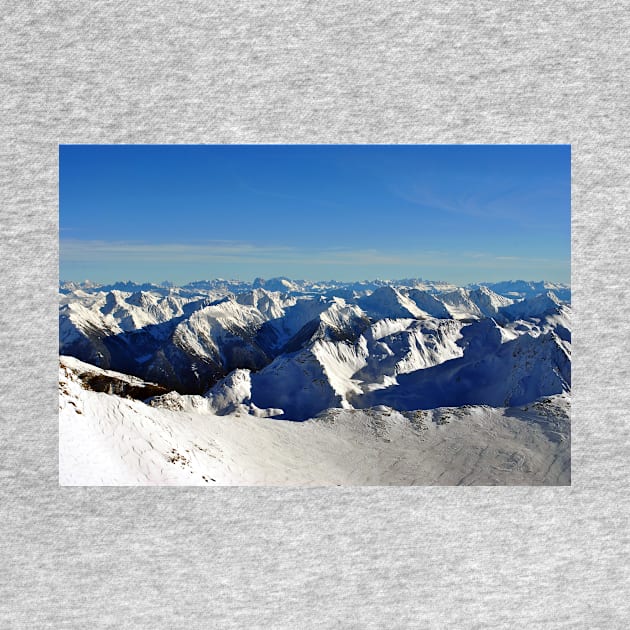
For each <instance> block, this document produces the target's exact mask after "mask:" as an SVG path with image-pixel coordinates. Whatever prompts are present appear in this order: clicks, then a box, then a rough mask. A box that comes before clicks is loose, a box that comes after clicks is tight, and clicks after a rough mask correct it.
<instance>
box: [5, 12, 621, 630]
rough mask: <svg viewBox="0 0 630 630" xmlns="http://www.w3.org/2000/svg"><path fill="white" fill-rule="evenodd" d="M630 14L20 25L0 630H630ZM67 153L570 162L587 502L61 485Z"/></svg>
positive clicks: (351, 15)
mask: <svg viewBox="0 0 630 630" xmlns="http://www.w3.org/2000/svg"><path fill="white" fill-rule="evenodd" d="M461 4H462V5H463V4H464V3H461ZM628 9H629V7H628V3H624V2H619V1H617V2H606V3H592V2H560V3H547V2H531V3H499V2H497V3H491V2H479V3H474V5H473V4H471V5H470V6H459V3H450V4H445V3H442V2H429V3H415V2H381V3H377V2H370V3H367V2H366V3H358V2H357V3H338V2H320V3H308V2H291V3H286V2H264V3H262V2H245V3H238V2H227V3H226V2H218V3H206V2H186V3H184V2H181V3H180V2H175V1H173V0H163V2H161V3H159V4H158V3H154V4H152V5H149V4H146V5H143V3H127V2H89V3H84V2H58V3H55V2H32V3H31V2H17V1H16V2H5V3H3V8H2V16H3V20H2V36H1V37H0V49H1V57H2V66H1V72H2V91H1V94H2V97H1V99H0V107H1V108H2V111H1V115H2V147H3V148H2V151H1V164H0V166H1V168H0V178H1V181H2V186H1V195H2V204H1V206H0V212H1V213H2V235H1V237H0V244H1V245H2V285H1V289H2V296H3V307H2V310H1V317H2V326H1V327H0V335H1V342H2V361H1V363H0V375H1V383H0V392H1V396H2V400H1V418H2V441H1V444H2V457H1V458H0V467H1V469H2V481H3V483H2V493H3V498H2V503H1V506H2V512H3V515H2V519H1V521H0V551H1V554H2V564H3V567H4V568H3V569H2V571H0V627H2V628H29V629H30V628H56V629H57V628H110V627H111V628H118V629H120V628H166V627H172V626H179V627H186V628H208V627H217V628H258V627H260V628H269V627H273V628H295V627H299V628H303V627H307V628H311V627H321V628H335V627H338V628H412V627H428V628H443V627H453V628H512V627H527V628H625V627H627V626H628V622H629V620H630V610H629V604H628V602H629V601H630V600H629V599H628V598H627V594H628V593H627V590H628V585H629V575H628V573H629V569H628V564H629V562H628V561H629V558H628V551H629V538H628V514H629V511H628V506H629V502H630V499H629V498H628V491H627V485H628V480H627V474H628V453H629V448H630V439H629V428H628V416H627V411H626V409H627V407H628V406H629V400H628V388H627V382H628V363H627V360H626V357H627V356H628V353H629V350H630V348H629V343H628V339H629V334H628V333H629V329H628V322H627V320H626V312H625V308H626V307H627V305H628V284H627V277H628V272H629V265H628V255H627V249H628V246H629V243H628V238H627V234H626V230H625V227H626V212H627V208H628V181H629V172H628V171H629V166H628V165H629V164H630V154H629V151H628V130H627V121H628V118H629V115H630V112H629V107H628V76H629V72H630V68H629V63H628V54H627V53H628V46H627V33H628V30H629V28H630V19H629V17H628V16H629V13H628ZM74 142H80V143H88V142H94V143H121V142H126V143H141V142H145V143H242V142H274V143H275V142H278V143H284V142H289V143H297V142H303V143H312V142H323V143H329V142H342V143H358V142H366V143H384V142H393V143H399V142H402V143H436V142H443V143H473V142H476V143H571V144H572V146H573V244H574V250H573V253H574V258H573V287H574V309H575V335H574V354H575V357H574V386H575V391H574V411H573V485H572V487H570V488H547V489H539V488H525V489H523V488H442V489H438V488H401V489H394V488H364V489H351V488H345V489H342V488H338V489H315V490H306V489H303V490H302V489H295V490H291V489H274V488H260V489H254V488H235V489H230V488H217V489H209V488H199V489H198V488H195V489H192V488H173V489H169V488H59V487H58V482H57V435H56V432H57V428H56V423H57V382H56V373H57V329H56V311H57V295H56V289H57V280H58V278H57V238H58V235H57V147H58V144H59V143H74ZM103 220H104V221H106V220H107V218H106V217H103ZM541 229H544V228H541Z"/></svg>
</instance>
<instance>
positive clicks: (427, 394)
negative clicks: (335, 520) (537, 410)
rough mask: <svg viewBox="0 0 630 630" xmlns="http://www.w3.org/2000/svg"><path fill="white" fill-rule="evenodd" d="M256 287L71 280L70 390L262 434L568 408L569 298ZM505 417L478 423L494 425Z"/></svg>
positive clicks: (67, 322)
mask: <svg viewBox="0 0 630 630" xmlns="http://www.w3.org/2000/svg"><path fill="white" fill-rule="evenodd" d="M253 284H255V285H256V286H252V285H246V283H239V282H236V283H232V284H231V283H229V282H228V281H224V280H217V281H203V282H199V283H191V284H189V285H186V286H185V287H174V286H171V285H168V284H167V283H164V284H163V285H160V286H155V285H147V286H143V287H142V288H140V289H137V287H136V286H135V285H129V284H126V283H117V284H116V285H112V286H109V287H98V286H87V285H76V284H73V285H70V284H67V283H66V284H65V285H64V286H62V287H61V290H60V312H59V350H60V354H61V355H67V357H68V358H65V359H64V362H65V363H64V364H63V370H64V378H65V379H66V381H67V382H68V383H70V382H72V383H80V384H81V388H82V389H85V390H86V391H89V392H91V393H90V395H89V396H88V398H89V399H90V400H92V394H94V395H95V394H96V393H98V394H99V395H102V396H117V397H121V396H122V397H127V398H131V399H136V401H139V400H144V401H145V402H146V403H148V404H149V406H150V407H151V408H152V409H154V410H159V409H162V410H168V411H169V412H170V413H193V414H202V415H203V414H206V415H211V416H212V417H221V416H226V417H228V416H229V417H233V416H234V415H235V414H239V415H241V416H243V417H248V418H252V419H258V420H259V421H261V422H262V419H264V418H272V419H276V420H275V421H277V419H285V420H293V421H304V420H309V424H310V422H311V421H312V419H313V418H316V417H320V416H322V414H323V415H326V414H328V415H330V414H331V413H332V412H331V410H335V409H336V410H345V411H344V414H345V415H344V414H342V415H341V416H335V417H340V418H344V419H346V420H348V421H350V420H349V419H354V420H356V419H358V418H360V419H362V420H361V422H364V421H365V422H368V419H369V418H372V417H373V416H374V414H376V415H377V416H378V417H379V418H380V420H379V422H380V421H381V420H382V417H385V416H383V414H384V413H385V412H384V411H383V410H384V409H386V410H389V411H388V412H387V414H388V415H387V416H386V417H388V418H389V417H393V418H397V420H396V422H404V420H403V419H404V418H406V417H407V416H405V414H408V415H409V414H411V415H409V417H410V418H412V417H415V416H413V414H414V413H420V411H422V410H424V411H426V412H428V411H430V410H435V409H439V408H445V407H450V408H463V409H467V408H468V407H469V406H481V407H483V408H485V406H489V407H492V408H496V409H503V410H505V409H511V408H515V407H519V406H527V405H531V404H537V402H536V401H540V400H541V399H547V398H550V399H552V400H556V399H557V400H562V401H564V402H562V405H564V406H565V407H566V405H568V400H569V398H568V396H569V393H570V387H571V332H570V331H571V323H570V321H571V306H570V301H569V300H568V299H566V298H567V297H570V292H569V293H567V292H568V291H570V290H569V289H568V287H565V286H559V285H553V286H550V283H544V282H541V283H524V284H526V285H527V287H529V288H528V289H527V290H525V289H524V288H523V286H522V284H523V283H518V282H516V283H498V286H499V287H500V288H501V291H502V293H503V294H499V293H497V292H495V291H494V290H493V289H492V288H490V285H485V284H482V285H478V286H474V287H454V286H452V285H448V284H446V283H432V282H428V281H421V280H414V279H411V280H405V281H401V282H400V283H393V282H383V281H374V282H365V283H335V282H333V281H328V282H319V283H314V282H305V281H294V280H289V279H288V278H276V279H273V280H272V281H264V280H262V279H257V280H256V281H255V282H254V283H253ZM495 286H496V285H495ZM527 287H526V288H527ZM536 287H539V288H541V289H542V290H541V291H540V292H539V293H536V292H535V289H536ZM136 289H137V290H136ZM512 289H513V290H512ZM518 289H522V290H521V294H523V295H522V296H521V295H520V294H518V293H519V291H518ZM528 291H529V293H528ZM509 295H511V297H509ZM86 366H87V367H86ZM68 387H70V386H69V385H67V386H66V387H65V389H66V390H67V391H66V392H65V393H62V397H63V396H66V397H67V396H69V395H70V394H69V393H68V392H69V391H70V390H68ZM75 389H76V388H75ZM73 391H74V390H73ZM85 396H87V394H81V395H79V396H78V397H79V398H82V397H83V398H85ZM558 397H560V398H558ZM75 398H76V396H75ZM103 400H104V399H103ZM145 402H131V403H125V404H127V405H131V407H133V408H136V407H135V406H136V405H145V406H146V404H145ZM68 404H69V403H68ZM75 404H78V403H76V402H75ZM554 404H555V403H554ZM121 405H122V403H116V405H113V406H112V405H110V404H109V403H107V404H106V405H105V407H106V408H107V409H108V410H110V411H111V409H113V408H114V407H115V408H117V409H118V408H120V406H121ZM123 406H124V405H123ZM360 410H364V415H362V416H361V415H357V414H358V412H359V411H360ZM375 410H376V411H375ZM379 410H380V411H379ZM392 410H394V411H395V414H394V411H392ZM108 413H109V411H108ZM147 413H149V412H147ZM155 413H158V412H157V411H153V412H150V413H149V415H150V414H155ZM160 413H161V412H160ZM335 413H337V412H335ZM431 413H433V412H431ZM466 413H467V412H466ZM505 413H506V412H505V411H502V412H498V411H497V412H496V413H495V412H492V413H490V412H488V413H487V414H485V412H483V414H485V415H484V418H486V417H490V416H492V418H494V420H493V422H494V421H495V420H496V421H497V422H498V421H499V418H503V417H504V415H505ZM510 413H511V412H510ZM353 414H354V415H353ZM370 414H372V415H370ZM392 414H394V415H392ZM396 414H398V415H396ZM401 414H402V415H401ZM483 414H482V415H483ZM488 414H489V415H488ZM493 414H494V415H493ZM502 414H503V415H502ZM464 415H465V414H464ZM473 415H474V414H473ZM158 416H159V417H160V418H162V416H160V415H159V413H158ZM151 417H152V418H153V416H151ZM156 417H157V416H156ZM432 417H433V416H432ZM160 421H161V420H160ZM251 421H252V422H253V420H251ZM271 421H272V420H268V421H267V422H271ZM151 422H153V420H151ZM200 422H201V421H200ZM248 422H249V421H248ZM384 422H386V424H387V422H389V420H388V421H384ZM501 422H503V420H501ZM282 424H283V425H284V424H286V423H282ZM364 428H365V427H364ZM361 430H362V431H363V429H361ZM318 435H319V434H318ZM327 435H328V434H327ZM318 439H319V438H318ZM410 439H411V438H410Z"/></svg>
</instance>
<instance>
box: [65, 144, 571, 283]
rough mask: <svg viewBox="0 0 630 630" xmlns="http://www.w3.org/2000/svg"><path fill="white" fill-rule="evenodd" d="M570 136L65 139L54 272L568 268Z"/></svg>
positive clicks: (369, 274) (393, 273)
mask: <svg viewBox="0 0 630 630" xmlns="http://www.w3.org/2000/svg"><path fill="white" fill-rule="evenodd" d="M570 162H571V155H570V147H569V146H568V145H310V146H309V145H216V146H215V145H200V146H190V145H62V146H60V148H59V169H60V181H59V234H60V278H61V279H62V280H85V279H90V280H93V281H97V282H111V281H115V280H135V281H139V282H144V281H152V282H159V281H162V280H170V281H172V282H175V283H185V282H187V281H191V280H200V279H210V278H217V277H223V278H229V279H236V278H238V279H241V280H252V279H253V278H255V277H257V276H262V277H264V278H270V277H273V276H288V277H291V278H296V279H297V278H304V279H313V280H316V279H333V278H334V279H339V280H360V279H374V278H381V279H387V278H389V279H395V278H406V277H423V278H425V279H435V280H449V281H451V282H455V283H459V284H464V283H468V282H477V281H495V280H507V279H526V280H540V279H546V280H553V281H559V282H570V255H571V253H570V248H571V234H570V221H571V209H570V206H571V196H570V185H571V173H570Z"/></svg>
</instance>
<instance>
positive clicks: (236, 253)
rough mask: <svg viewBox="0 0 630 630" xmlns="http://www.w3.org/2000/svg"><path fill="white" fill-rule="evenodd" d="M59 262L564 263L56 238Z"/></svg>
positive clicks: (478, 255) (427, 253)
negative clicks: (58, 243) (58, 240)
mask: <svg viewBox="0 0 630 630" xmlns="http://www.w3.org/2000/svg"><path fill="white" fill-rule="evenodd" d="M60 257H61V260H62V262H64V263H108V262H116V263H124V262H129V263H134V262H145V263H172V264H178V263H218V262H220V263H242V262H248V263H258V264H271V263H273V264H285V265H292V264H300V265H312V266H317V265H321V266H326V267H330V266H336V265H337V266H344V265H383V266H400V265H410V264H411V265H416V266H418V265H435V264H436V263H439V264H440V265H441V266H443V267H455V266H460V265H461V264H462V261H465V263H466V265H467V266H469V267H487V266H489V265H492V264H497V263H501V262H503V263H505V262H519V263H523V264H529V265H533V266H538V265H549V264H558V263H559V262H562V263H563V264H564V261H558V260H552V259H546V258H524V257H518V256H499V255H493V254H488V253H484V252H470V251H467V252H461V254H460V255H459V256H457V257H454V256H453V254H452V252H445V251H436V250H420V251H411V252H410V251H405V252H403V251H400V252H391V251H381V250H376V249H343V248H339V247H337V248H326V249H321V248H311V249H299V248H295V247H288V246H282V245H268V246H265V245H258V244H254V243H248V242H241V241H225V240H222V241H209V242H206V243H196V244H189V243H140V242H127V241H113V242H112V241H109V242H108V241H99V240H91V241H87V240H78V239H62V240H61V242H60Z"/></svg>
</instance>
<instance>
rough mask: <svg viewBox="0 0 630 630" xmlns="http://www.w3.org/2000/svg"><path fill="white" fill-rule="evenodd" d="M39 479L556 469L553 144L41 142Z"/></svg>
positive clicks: (562, 181)
mask: <svg viewBox="0 0 630 630" xmlns="http://www.w3.org/2000/svg"><path fill="white" fill-rule="evenodd" d="M59 246H60V263H59V264H60V269H59V276H60V282H59V483H60V484H61V485H67V486H91V485H106V486H116V485H125V486H130V485H186V486H192V485H194V486H204V487H211V486H229V485H263V486H264V485H267V486H394V485H398V486H408V485H423V486H431V485H441V486H444V485H445V486H449V485H485V486H487V485H504V486H513V485H570V483H571V440H570V428H571V426H570V416H571V414H570V404H571V284H570V282H571V148H570V146H569V145H413V144H409V145H61V146H60V147H59Z"/></svg>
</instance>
